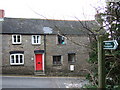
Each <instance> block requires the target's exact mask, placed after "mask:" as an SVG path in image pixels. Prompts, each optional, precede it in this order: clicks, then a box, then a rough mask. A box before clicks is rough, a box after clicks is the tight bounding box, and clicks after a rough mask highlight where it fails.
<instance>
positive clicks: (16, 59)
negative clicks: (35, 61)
mask: <svg viewBox="0 0 120 90" xmlns="http://www.w3.org/2000/svg"><path fill="white" fill-rule="evenodd" d="M23 64H24V54H21V53H16V54H11V55H10V65H23Z"/></svg>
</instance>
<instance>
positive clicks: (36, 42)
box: [31, 35, 41, 45]
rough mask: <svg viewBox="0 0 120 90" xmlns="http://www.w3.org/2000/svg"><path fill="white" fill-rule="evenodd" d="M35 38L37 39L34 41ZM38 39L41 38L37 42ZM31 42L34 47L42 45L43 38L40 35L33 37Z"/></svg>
mask: <svg viewBox="0 0 120 90" xmlns="http://www.w3.org/2000/svg"><path fill="white" fill-rule="evenodd" d="M34 37H35V39H34ZM37 37H39V39H38V40H37ZM34 41H35V42H34ZM31 42H32V44H34V45H37V44H41V36H40V35H32V38H31Z"/></svg>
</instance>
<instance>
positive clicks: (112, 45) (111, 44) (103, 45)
mask: <svg viewBox="0 0 120 90" xmlns="http://www.w3.org/2000/svg"><path fill="white" fill-rule="evenodd" d="M102 38H103V37H102V36H101V35H100V36H98V87H99V88H100V89H102V88H105V58H104V55H105V53H104V49H108V50H114V49H116V48H117V46H118V42H117V41H116V40H110V41H103V39H102Z"/></svg>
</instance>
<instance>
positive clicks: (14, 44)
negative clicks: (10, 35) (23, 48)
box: [12, 43, 22, 45]
mask: <svg viewBox="0 0 120 90" xmlns="http://www.w3.org/2000/svg"><path fill="white" fill-rule="evenodd" d="M21 44H22V43H12V45H21Z"/></svg>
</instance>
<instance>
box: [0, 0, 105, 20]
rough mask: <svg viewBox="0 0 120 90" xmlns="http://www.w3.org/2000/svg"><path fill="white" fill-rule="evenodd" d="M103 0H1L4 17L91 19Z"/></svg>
mask: <svg viewBox="0 0 120 90" xmlns="http://www.w3.org/2000/svg"><path fill="white" fill-rule="evenodd" d="M103 1H104V0H1V1H0V9H4V10H5V17H14V18H47V19H63V20H76V18H75V17H77V18H78V19H80V20H88V19H89V20H93V19H94V15H95V13H96V11H95V8H94V7H98V6H101V7H103V6H104V3H103Z"/></svg>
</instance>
